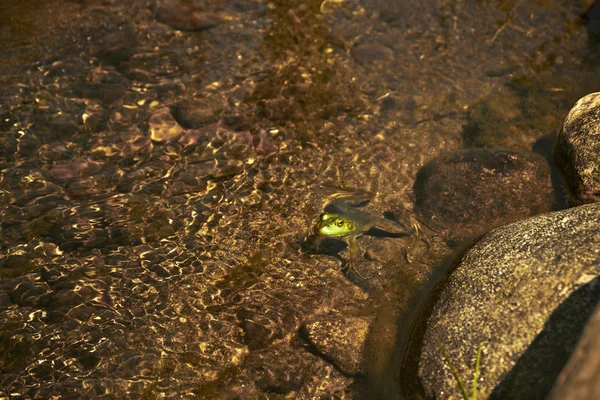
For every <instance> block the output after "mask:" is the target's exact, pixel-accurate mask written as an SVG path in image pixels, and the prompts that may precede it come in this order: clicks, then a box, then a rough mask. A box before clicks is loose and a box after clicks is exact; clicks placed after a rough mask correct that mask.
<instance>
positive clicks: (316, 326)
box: [301, 313, 372, 375]
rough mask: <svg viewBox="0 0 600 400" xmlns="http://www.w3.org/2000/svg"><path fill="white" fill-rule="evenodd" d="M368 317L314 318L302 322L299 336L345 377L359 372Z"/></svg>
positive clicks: (331, 316) (339, 316) (367, 328)
mask: <svg viewBox="0 0 600 400" xmlns="http://www.w3.org/2000/svg"><path fill="white" fill-rule="evenodd" d="M371 322H372V318H368V317H367V318H360V317H343V316H341V315H339V314H338V315H335V313H333V315H322V316H315V317H314V318H311V320H309V321H307V322H306V323H304V325H303V326H302V331H301V333H302V334H303V335H304V336H305V337H306V339H307V340H308V342H309V343H310V344H311V345H312V346H314V348H315V350H316V351H317V352H319V353H321V354H322V355H324V356H325V357H326V358H327V359H329V360H332V362H333V363H334V364H335V365H336V366H337V367H338V368H339V369H340V370H341V371H342V372H343V373H345V374H347V375H357V374H359V373H360V372H361V365H360V364H361V361H362V356H363V347H364V343H365V340H366V338H367V334H368V330H369V326H370V324H371Z"/></svg>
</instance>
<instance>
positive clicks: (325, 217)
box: [321, 213, 331, 221]
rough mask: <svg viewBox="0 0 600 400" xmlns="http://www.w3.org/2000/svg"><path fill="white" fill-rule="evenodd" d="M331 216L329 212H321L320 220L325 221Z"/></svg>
mask: <svg viewBox="0 0 600 400" xmlns="http://www.w3.org/2000/svg"><path fill="white" fill-rule="evenodd" d="M330 217H331V215H330V214H327V213H323V214H321V221H327V220H328V219H329V218H330Z"/></svg>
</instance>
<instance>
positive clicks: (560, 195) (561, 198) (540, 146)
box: [532, 133, 568, 210]
mask: <svg viewBox="0 0 600 400" xmlns="http://www.w3.org/2000/svg"><path fill="white" fill-rule="evenodd" d="M555 145H556V134H555V133H549V134H547V135H545V136H543V137H541V138H539V139H538V140H537V141H536V142H535V143H534V144H533V148H532V150H533V152H534V153H537V154H539V155H541V156H542V157H544V158H545V159H546V160H547V161H548V166H549V167H550V180H551V182H552V189H554V204H555V207H556V209H557V210H564V209H566V208H567V207H568V205H567V199H566V196H565V190H567V186H566V185H567V182H566V180H565V178H564V176H563V174H562V172H561V171H560V169H559V168H558V166H557V165H556V163H555V162H554V146H555Z"/></svg>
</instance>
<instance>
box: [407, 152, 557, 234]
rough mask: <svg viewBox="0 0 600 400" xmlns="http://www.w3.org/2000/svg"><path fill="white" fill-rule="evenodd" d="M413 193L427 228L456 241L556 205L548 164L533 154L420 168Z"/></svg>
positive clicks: (450, 159)
mask: <svg viewBox="0 0 600 400" xmlns="http://www.w3.org/2000/svg"><path fill="white" fill-rule="evenodd" d="M414 190H415V195H416V200H417V201H416V209H417V211H418V212H420V214H421V215H422V216H423V218H424V219H425V223H426V224H427V225H428V226H431V227H433V228H434V229H439V230H443V231H447V232H448V235H449V237H450V238H454V239H456V240H464V239H466V238H468V237H470V236H474V235H476V234H478V233H482V232H485V231H486V230H488V229H490V228H494V227H497V226H500V225H504V224H507V223H510V222H514V221H517V220H519V219H522V218H524V217H528V216H531V215H535V214H539V213H544V212H549V211H551V210H552V208H553V204H554V194H553V189H552V183H551V181H550V169H549V167H548V163H547V162H546V160H545V159H544V158H543V157H541V156H539V155H537V154H533V153H520V152H509V151H496V150H484V149H477V150H475V149H468V150H459V151H455V152H452V153H448V154H446V155H442V156H440V157H437V158H435V159H434V160H432V161H430V162H429V163H428V164H427V165H425V166H424V167H423V168H421V170H420V171H419V173H418V174H417V179H416V181H415V185H414Z"/></svg>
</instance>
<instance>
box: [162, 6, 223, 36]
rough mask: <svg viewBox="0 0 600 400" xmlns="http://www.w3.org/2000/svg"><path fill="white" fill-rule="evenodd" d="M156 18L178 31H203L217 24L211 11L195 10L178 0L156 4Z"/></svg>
mask: <svg viewBox="0 0 600 400" xmlns="http://www.w3.org/2000/svg"><path fill="white" fill-rule="evenodd" d="M156 19H157V20H159V21H160V22H162V23H165V24H167V25H169V26H170V27H171V28H173V29H177V30H180V31H190V32H195V31H203V30H207V29H210V28H214V27H215V26H217V25H219V22H220V21H219V18H218V17H217V16H216V15H215V14H214V13H211V12H206V11H200V10H195V9H194V8H193V7H190V6H188V5H185V4H180V3H179V2H167V3H165V4H161V5H160V6H158V8H157V10H156Z"/></svg>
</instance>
